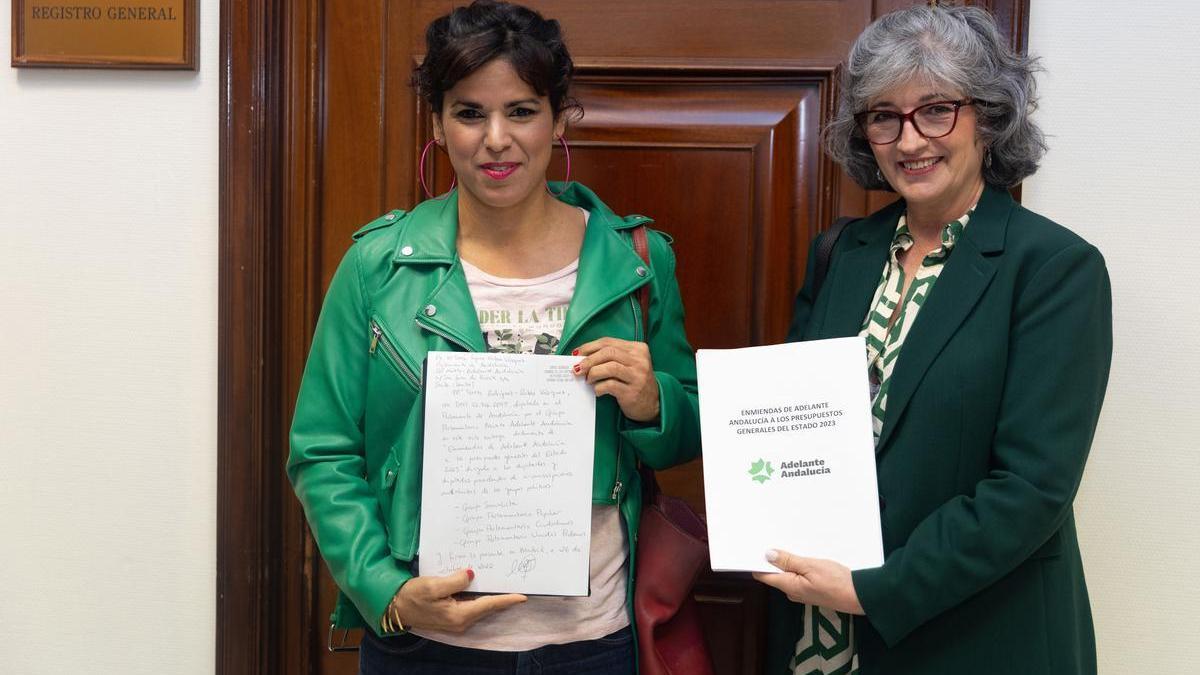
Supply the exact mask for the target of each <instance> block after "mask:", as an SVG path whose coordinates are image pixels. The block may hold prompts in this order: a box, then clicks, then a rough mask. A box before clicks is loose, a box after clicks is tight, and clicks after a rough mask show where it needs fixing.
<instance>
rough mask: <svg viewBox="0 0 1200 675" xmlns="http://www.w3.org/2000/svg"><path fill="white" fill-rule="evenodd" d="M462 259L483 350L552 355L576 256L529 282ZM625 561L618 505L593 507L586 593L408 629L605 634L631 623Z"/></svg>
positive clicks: (522, 638)
mask: <svg viewBox="0 0 1200 675" xmlns="http://www.w3.org/2000/svg"><path fill="white" fill-rule="evenodd" d="M584 213H585V223H586V213H587V212H586V211H585V212H584ZM461 262H462V265H463V271H464V272H465V273H466V277H467V285H468V286H469V287H470V289H471V299H472V300H473V301H474V303H475V310H476V312H477V313H478V316H479V326H480V328H481V329H482V330H483V341H484V343H485V344H486V345H487V350H488V351H489V352H501V353H506V354H553V353H554V352H555V350H556V349H557V348H558V343H559V342H560V341H561V339H562V334H563V324H564V322H565V320H566V316H567V306H568V305H570V303H571V297H572V296H573V295H574V293H575V280H576V278H577V276H578V271H579V260H578V259H576V260H575V261H573V262H571V263H570V264H569V265H567V266H566V267H563V268H562V269H560V270H557V271H554V272H551V273H550V274H547V275H544V276H540V277H537V278H534V279H507V278H503V277H497V276H493V275H491V274H488V273H486V272H484V271H483V270H481V269H479V268H478V267H475V266H474V265H472V264H471V263H469V262H467V261H466V260H462V261H461ZM628 558H629V544H628V542H627V540H626V538H625V531H624V526H623V524H622V522H621V516H620V514H619V513H618V512H617V507H615V506H612V505H608V504H593V505H592V547H591V562H590V591H591V593H590V595H588V596H584V597H558V596H530V597H529V601H528V602H526V603H524V604H522V605H517V606H515V607H512V608H510V609H506V610H502V611H500V612H497V613H495V614H491V615H488V616H487V617H484V618H483V619H481V620H480V621H479V622H478V623H476V624H475V625H473V626H471V628H469V629H467V631H466V632H465V633H463V634H461V635H458V634H453V633H443V632H440V631H433V630H427V629H422V628H416V629H413V631H412V632H413V633H415V634H417V635H420V636H421V637H425V638H429V639H431V640H436V641H438V642H443V643H446V644H451V645H456V646H459V647H471V648H474V649H491V650H495V651H526V650H530V649H536V648H538V647H542V646H544V645H548V644H564V643H567V642H575V641H578V640H594V639H596V638H600V637H604V636H605V635H608V634H609V633H612V632H614V631H617V630H619V629H621V628H624V627H625V626H627V625H629V616H628V615H627V613H626V611H625V591H626V574H627V567H626V565H627V561H628Z"/></svg>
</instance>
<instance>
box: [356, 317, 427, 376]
mask: <svg viewBox="0 0 1200 675" xmlns="http://www.w3.org/2000/svg"><path fill="white" fill-rule="evenodd" d="M379 347H383V354H384V355H385V356H386V357H387V358H385V359H384V360H385V361H388V362H390V363H391V364H392V367H394V368H395V369H396V370H397V371H398V372H399V373H400V375H401V376H402V377H403V378H404V379H406V380H408V383H409V384H411V385H412V386H413V387H414V388H415V389H417V390H420V389H421V381H420V380H419V379H418V378H417V375H416V373H414V372H412V370H410V369H409V367H408V366H407V365H405V363H404V359H402V358H400V352H399V351H397V350H396V348H395V347H393V346H392V343H391V342H390V341H389V340H388V339H387V336H386V335H384V334H383V328H381V327H380V326H379V323H377V322H376V321H375V320H374V319H372V320H371V347H370V348H369V349H368V350H367V353H368V354H372V355H374V354H375V351H376V349H377V348H379Z"/></svg>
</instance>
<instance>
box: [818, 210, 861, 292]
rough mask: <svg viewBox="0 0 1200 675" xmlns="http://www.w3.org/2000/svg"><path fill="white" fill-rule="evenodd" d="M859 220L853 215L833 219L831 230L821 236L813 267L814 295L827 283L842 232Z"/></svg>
mask: <svg viewBox="0 0 1200 675" xmlns="http://www.w3.org/2000/svg"><path fill="white" fill-rule="evenodd" d="M856 220H858V218H855V217H853V216H842V217H841V218H838V219H837V220H835V221H833V225H830V226H829V230H827V231H826V232H825V236H823V237H821V238H820V240H819V241H818V242H817V261H816V267H814V268H813V291H812V295H813V297H814V298H815V297H817V295H818V294H819V293H820V292H821V286H822V285H823V284H824V283H825V275H827V274H829V261H830V259H831V258H833V247H834V246H837V242H838V239H840V238H841V236H842V232H844V231H845V230H846V226H847V225H849V224H850V223H853V222H854V221H856Z"/></svg>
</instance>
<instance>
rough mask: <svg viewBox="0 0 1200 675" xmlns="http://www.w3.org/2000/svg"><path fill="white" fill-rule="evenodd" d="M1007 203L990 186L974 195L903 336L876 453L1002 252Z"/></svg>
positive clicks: (1009, 205)
mask: <svg viewBox="0 0 1200 675" xmlns="http://www.w3.org/2000/svg"><path fill="white" fill-rule="evenodd" d="M1013 204H1014V202H1013V200H1012V197H1010V196H1009V195H1008V193H1007V192H1005V191H1004V190H1000V189H995V188H991V187H988V188H985V190H984V193H983V195H982V196H981V197H980V200H979V205H978V206H977V207H976V209H975V212H974V213H973V214H972V215H971V222H970V223H968V224H967V228H966V229H965V230H964V231H963V236H962V237H961V238H960V239H959V241H958V243H957V245H956V246H955V248H954V251H953V253H951V254H950V259H949V260H947V261H946V267H945V269H943V270H942V273H941V274H940V275H939V276H938V280H937V283H935V284H934V286H933V290H932V291H930V293H929V298H928V299H927V300H926V301H925V304H924V305H923V306H922V307H921V312H920V313H919V314H918V315H917V320H916V322H915V323H914V324H913V327H912V330H911V331H909V333H908V337H906V338H905V340H904V347H903V351H902V352H901V353H900V357H899V360H898V361H897V362H896V369H895V371H894V372H893V373H892V382H891V386H890V388H889V391H888V402H887V412H886V413H885V415H884V419H883V429H882V431H880V434H879V444H878V445H877V446H876V448H877V452H883V450H884V448H885V447H886V445H887V442H888V440H889V439H890V438H891V436H892V433H893V432H894V431H895V429H896V424H897V422H898V420H899V419H900V417H901V416H902V415H903V414H904V411H905V409H906V408H907V407H908V404H909V402H910V401H911V399H912V395H913V392H915V391H916V389H917V385H918V384H920V383H921V380H922V378H923V377H924V376H925V373H926V371H928V370H929V367H930V365H932V364H933V360H934V359H935V358H936V357H937V355H938V354H939V353H940V352H941V351H942V349H943V348H944V347H945V346H946V343H947V342H949V341H950V338H952V337H953V336H954V334H955V333H956V332H957V331H958V328H959V326H961V325H962V322H963V321H964V320H965V319H966V318H967V315H968V314H970V313H971V309H972V308H974V307H975V305H976V303H978V301H979V298H980V297H981V296H982V295H983V292H984V291H985V290H986V289H987V287H988V284H989V283H991V280H992V277H993V276H995V273H996V265H995V263H994V262H993V261H992V260H991V259H990V256H991V255H993V254H997V253H1000V252H1002V251H1003V250H1004V236H1005V230H1006V229H1007V227H1008V218H1009V214H1010V213H1011V211H1012V207H1013Z"/></svg>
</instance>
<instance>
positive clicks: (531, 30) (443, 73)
mask: <svg viewBox="0 0 1200 675" xmlns="http://www.w3.org/2000/svg"><path fill="white" fill-rule="evenodd" d="M495 59H504V60H506V61H508V62H509V63H510V64H512V67H513V69H514V70H516V71H517V75H518V76H519V77H520V78H521V79H522V80H523V81H525V83H527V84H528V85H529V86H530V87H532V88H533V90H534V91H535V92H537V95H538V96H545V97H547V98H549V99H550V107H551V109H552V110H553V111H554V114H555V116H558V115H559V114H562V113H563V112H568V113H571V114H573V116H575V117H578V116H581V115H582V113H583V108H582V107H581V106H580V105H579V103H578V101H576V100H575V99H573V98H571V96H570V95H569V93H568V92H569V90H570V88H571V75H572V73H573V72H574V69H575V65H574V63H573V62H572V61H571V54H570V53H569V52H568V51H567V45H566V43H565V42H564V41H563V35H562V28H561V27H560V26H559V25H558V22H557V21H555V20H554V19H546V18H544V17H543V16H542V15H541V14H539V13H537V12H535V11H534V10H532V9H529V8H528V7H522V6H521V5H516V4H512V3H508V2H499V1H497V0H475V2H472V3H471V4H470V5H469V6H467V7H458V8H456V9H454V10H453V11H452V12H450V13H449V14H446V15H444V16H440V17H438V18H436V19H434V20H433V21H432V22H431V23H430V24H429V27H428V28H426V29H425V60H424V61H423V62H422V63H421V65H419V66H417V67H416V68H414V69H413V75H412V85H413V87H414V88H415V89H416V90H417V94H419V95H420V96H421V97H423V98H424V99H425V101H426V102H427V103H428V104H429V107H430V108H431V109H432V110H433V112H434V113H435V114H441V112H442V99H443V97H444V96H445V94H446V92H447V91H448V90H450V89H451V88H452V87H453V86H454V85H455V84H456V83H458V81H459V80H461V79H463V78H464V77H467V76H469V75H470V74H471V73H473V72H475V71H476V70H478V69H480V68H482V67H483V66H484V65H486V64H488V63H490V62H491V61H493V60H495Z"/></svg>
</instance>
